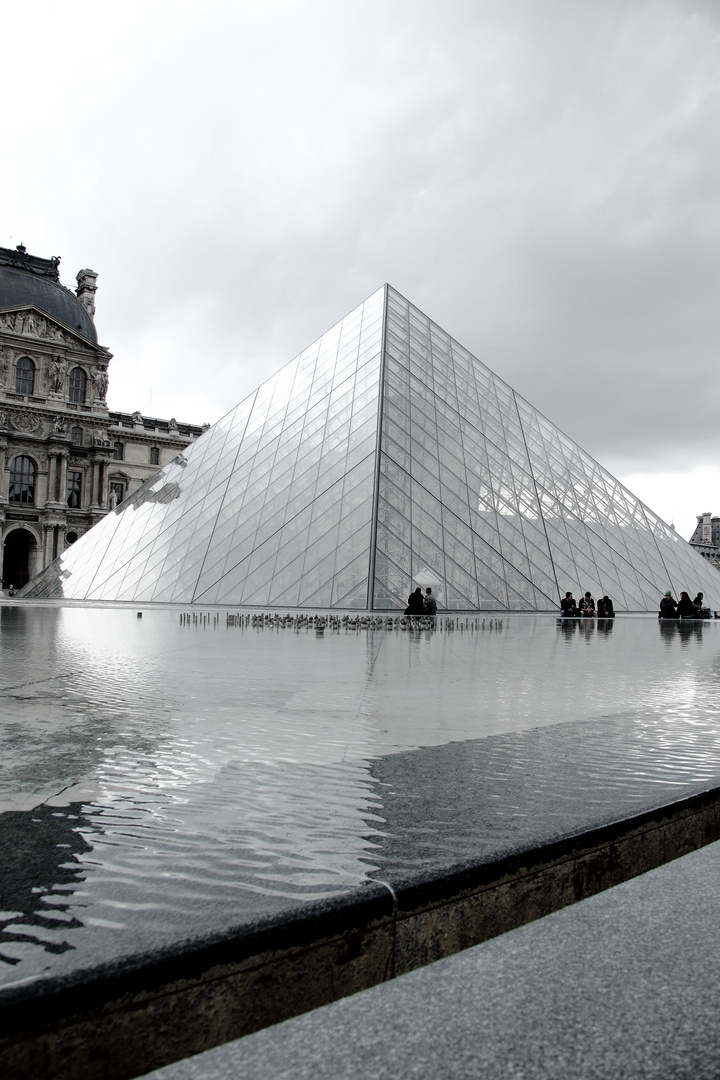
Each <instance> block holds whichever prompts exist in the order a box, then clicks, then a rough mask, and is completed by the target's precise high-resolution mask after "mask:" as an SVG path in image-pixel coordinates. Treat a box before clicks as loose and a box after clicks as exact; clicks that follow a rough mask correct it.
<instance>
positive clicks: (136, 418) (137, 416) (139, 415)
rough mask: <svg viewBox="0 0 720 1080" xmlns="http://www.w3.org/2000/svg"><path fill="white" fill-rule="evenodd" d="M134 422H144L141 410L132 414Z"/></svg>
mask: <svg viewBox="0 0 720 1080" xmlns="http://www.w3.org/2000/svg"><path fill="white" fill-rule="evenodd" d="M132 419H133V424H142V422H143V418H142V413H141V412H134V413H133V414H132Z"/></svg>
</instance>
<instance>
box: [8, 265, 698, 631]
mask: <svg viewBox="0 0 720 1080" xmlns="http://www.w3.org/2000/svg"><path fill="white" fill-rule="evenodd" d="M416 585H421V586H427V585H430V586H432V588H433V591H434V592H435V593H436V595H437V596H438V600H439V603H440V606H441V607H444V608H446V609H449V610H453V611H475V610H500V611H507V610H525V611H543V610H545V611H547V610H556V609H557V607H558V603H559V598H560V596H562V595H564V594H565V592H566V591H568V590H570V591H572V592H573V593H574V594H575V596H576V597H577V596H579V595H580V594H581V593H583V592H585V591H586V590H587V589H589V590H590V591H591V592H592V593H593V595H595V596H598V595H602V594H604V593H607V594H608V595H609V596H611V597H612V599H613V600H614V602H615V606H616V608H617V609H619V610H630V611H633V610H635V611H643V610H650V609H653V608H655V607H656V605H657V602H658V596H659V594H661V593H662V592H664V590H665V589H667V588H670V589H672V590H673V591H674V592H675V593H676V595H677V593H678V592H679V590H681V589H687V590H688V591H689V592H691V593H692V594H694V593H695V592H696V591H698V590H699V591H702V592H704V593H705V598H706V602H707V603H708V604H710V605H711V606H714V607H720V588H719V587H718V586H720V576H718V574H717V571H716V570H714V568H712V567H709V566H708V565H707V564H706V563H705V562H704V561H703V559H702V558H701V557H700V556H699V555H698V554H697V553H696V552H695V551H693V549H692V548H691V547H690V545H689V544H687V543H686V542H685V541H684V540H682V539H681V538H680V537H679V536H677V535H676V533H675V532H674V531H673V530H672V529H671V528H670V527H669V526H667V525H666V524H665V523H664V522H663V521H661V520H660V519H659V518H658V517H656V516H655V515H654V514H653V513H652V512H651V511H650V510H648V508H647V507H645V506H644V505H643V504H642V503H641V502H640V501H639V500H638V499H636V498H635V497H634V496H633V495H632V494H631V493H630V492H629V491H628V490H627V489H626V488H624V487H623V486H622V484H620V483H619V482H618V481H617V480H616V479H614V477H612V476H611V475H610V474H609V473H608V472H606V470H605V469H603V468H602V467H601V466H600V465H598V463H597V462H596V461H594V460H593V459H592V458H591V457H589V456H588V455H587V454H586V453H585V452H584V451H583V450H581V449H580V447H579V446H577V445H576V444H575V443H574V442H573V441H572V440H571V439H569V438H568V437H567V436H566V435H564V434H563V433H562V432H561V431H560V430H559V429H558V428H556V427H555V426H554V425H553V424H551V423H550V422H549V421H548V420H546V419H545V417H544V416H541V415H540V413H538V412H537V410H535V409H534V408H533V407H532V406H531V405H529V404H528V403H527V402H526V401H524V400H523V399H522V398H521V397H520V396H519V395H517V394H516V393H515V392H514V391H513V390H512V389H511V387H509V386H508V385H507V383H504V382H503V381H502V379H499V378H498V377H497V376H496V375H494V374H493V372H492V371H490V370H489V368H487V367H486V366H485V365H484V364H483V363H481V362H480V361H479V360H478V359H476V357H474V356H472V355H471V354H470V353H469V352H468V351H467V350H466V349H464V348H462V346H461V345H459V344H458V343H457V342H456V341H454V340H453V339H452V338H451V337H450V336H449V335H448V334H446V333H445V332H444V331H443V330H441V329H440V327H438V326H436V325H435V323H433V322H431V321H430V319H428V318H427V316H425V315H423V313H422V312H421V311H419V310H418V309H417V308H415V307H413V305H412V304H410V303H408V301H407V300H405V299H404V298H403V297H402V296H401V295H400V294H399V293H397V292H396V291H395V290H394V289H392V288H390V287H389V286H387V285H386V286H384V287H383V288H382V289H380V290H378V291H377V292H376V293H374V294H373V295H372V296H371V297H369V299H368V300H366V301H365V302H364V303H363V304H361V305H360V306H359V307H358V308H356V309H355V310H354V311H352V312H351V313H350V314H349V315H348V316H347V317H346V318H344V319H343V320H342V321H341V322H339V323H338V324H337V325H336V326H334V327H333V328H332V329H331V330H328V332H327V333H325V334H323V336H322V337H321V338H319V340H318V341H316V342H315V343H314V344H313V345H311V346H310V347H309V348H307V349H305V350H304V351H303V352H302V353H300V355H299V356H297V357H296V358H295V359H294V360H291V361H290V363H289V364H287V365H286V366H285V367H284V368H282V370H281V371H279V372H278V373H277V374H276V375H274V376H273V377H272V378H271V379H268V381H267V382H265V383H263V385H262V386H260V387H259V389H258V390H256V391H255V392H254V393H253V394H251V395H250V396H249V397H248V398H246V399H245V400H244V401H243V402H241V403H240V404H239V405H238V406H237V407H236V408H235V409H233V410H232V411H231V412H229V413H228V414H227V415H226V416H225V417H224V418H223V419H222V420H220V421H219V422H218V423H217V424H215V425H214V426H213V427H211V428H210V429H209V430H208V431H207V432H206V433H205V434H204V435H203V436H202V437H201V438H200V439H198V440H197V442H196V443H194V444H193V445H192V446H191V447H189V448H188V449H187V450H186V451H185V452H184V454H182V455H179V456H178V458H176V459H175V460H174V462H172V463H171V464H170V465H168V466H166V467H165V468H164V469H162V470H161V471H160V472H159V473H158V474H157V475H155V476H154V477H152V478H151V479H150V480H148V481H147V483H145V484H144V485H143V486H142V488H140V489H139V490H138V491H137V492H136V493H135V494H134V495H133V496H132V497H131V498H130V499H128V500H127V501H126V502H124V503H123V504H121V505H120V506H119V507H118V508H117V509H116V510H115V511H114V512H112V513H110V514H109V515H108V516H107V517H106V518H104V519H103V521H101V522H100V523H99V524H98V525H96V526H95V527H94V528H93V529H92V530H91V531H90V532H89V533H87V534H86V535H85V536H83V537H82V538H81V539H80V540H79V541H78V542H77V543H76V544H75V545H73V547H72V548H70V549H68V551H67V552H65V554H63V555H62V556H61V557H60V558H59V559H56V560H55V562H54V563H53V564H52V565H51V566H49V567H48V568H47V569H46V570H44V571H43V572H42V573H41V574H40V575H39V576H38V577H37V578H35V579H34V580H33V581H32V582H30V584H29V585H28V586H26V588H25V589H24V590H23V594H24V595H25V596H34V597H69V598H75V599H87V600H118V601H122V600H126V601H133V602H140V601H142V602H152V601H154V602H166V603H167V602H176V603H182V604H190V603H195V604H228V605H234V606H248V607H274V608H302V607H307V608H339V609H360V610H367V609H370V610H387V609H393V610H397V609H398V608H402V607H404V606H405V603H406V599H407V596H408V593H409V592H410V591H411V589H412V588H414V587H415V586H416Z"/></svg>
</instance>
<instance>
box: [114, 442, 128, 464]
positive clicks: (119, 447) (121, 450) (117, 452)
mask: <svg viewBox="0 0 720 1080" xmlns="http://www.w3.org/2000/svg"><path fill="white" fill-rule="evenodd" d="M124 456H125V446H124V444H123V443H121V442H116V443H113V458H114V459H115V461H122V459H123V457H124Z"/></svg>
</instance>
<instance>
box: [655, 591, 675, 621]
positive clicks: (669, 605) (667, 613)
mask: <svg viewBox="0 0 720 1080" xmlns="http://www.w3.org/2000/svg"><path fill="white" fill-rule="evenodd" d="M678 618H680V616H679V615H678V611H677V604H676V603H675V601H674V600H673V596H672V593H671V592H670V590H669V589H668V591H667V592H666V593H665V595H664V596H663V598H662V600H661V601H660V611H659V613H658V619H678Z"/></svg>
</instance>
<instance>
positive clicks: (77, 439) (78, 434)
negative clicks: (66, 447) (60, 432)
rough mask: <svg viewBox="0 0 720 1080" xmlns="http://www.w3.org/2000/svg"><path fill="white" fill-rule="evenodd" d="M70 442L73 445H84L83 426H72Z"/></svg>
mask: <svg viewBox="0 0 720 1080" xmlns="http://www.w3.org/2000/svg"><path fill="white" fill-rule="evenodd" d="M70 442H71V443H72V444H73V446H82V444H83V429H82V428H81V427H74V428H70Z"/></svg>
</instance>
